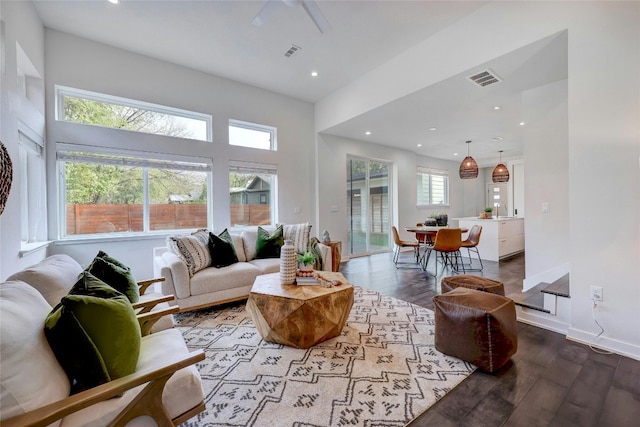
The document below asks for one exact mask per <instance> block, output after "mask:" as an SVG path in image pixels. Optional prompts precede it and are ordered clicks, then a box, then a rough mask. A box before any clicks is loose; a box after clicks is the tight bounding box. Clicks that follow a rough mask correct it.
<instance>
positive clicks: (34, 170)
mask: <svg viewBox="0 0 640 427" xmlns="http://www.w3.org/2000/svg"><path fill="white" fill-rule="evenodd" d="M18 165H19V168H18V170H17V171H15V172H14V173H16V172H17V173H19V174H20V213H21V215H22V218H23V220H22V222H21V228H20V242H21V246H25V245H27V244H30V243H34V242H37V241H38V239H39V238H40V237H42V236H40V235H38V230H37V229H36V225H37V222H39V221H40V219H39V218H37V216H38V214H36V213H34V212H36V211H38V210H42V207H43V206H45V205H46V195H45V182H44V181H45V178H44V176H43V172H42V171H43V170H44V167H45V158H44V138H42V137H41V136H40V135H38V133H37V132H35V131H34V130H33V129H31V128H30V127H29V125H28V124H27V123H25V122H24V121H23V120H22V119H18ZM34 180H38V181H40V182H33V181H34ZM34 187H35V188H38V189H39V193H38V194H36V195H33V194H31V193H32V191H33V190H30V188H34ZM45 219H46V218H45Z"/></svg>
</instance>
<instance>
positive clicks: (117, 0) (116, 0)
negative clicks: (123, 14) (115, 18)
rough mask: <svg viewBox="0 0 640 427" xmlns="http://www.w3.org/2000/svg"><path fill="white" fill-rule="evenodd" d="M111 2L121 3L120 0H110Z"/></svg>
mask: <svg viewBox="0 0 640 427" xmlns="http://www.w3.org/2000/svg"><path fill="white" fill-rule="evenodd" d="M109 3H112V4H118V3H120V0H109Z"/></svg>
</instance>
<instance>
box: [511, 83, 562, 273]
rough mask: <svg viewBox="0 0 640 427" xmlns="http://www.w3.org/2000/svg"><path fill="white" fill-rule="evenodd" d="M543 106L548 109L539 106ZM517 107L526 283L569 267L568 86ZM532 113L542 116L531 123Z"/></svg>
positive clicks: (541, 92) (538, 92) (531, 94)
mask: <svg viewBox="0 0 640 427" xmlns="http://www.w3.org/2000/svg"><path fill="white" fill-rule="evenodd" d="M542 101H544V102H548V103H549V105H545V106H541V105H540V103H541V102H542ZM522 103H523V111H524V112H525V116H526V117H527V126H526V128H525V129H524V131H523V132H524V134H523V141H524V147H523V148H524V156H523V157H524V164H525V174H526V180H525V194H526V203H527V214H526V219H525V252H526V253H527V254H528V255H529V256H527V259H526V265H525V271H526V277H527V278H531V277H532V276H535V275H539V274H542V273H544V272H545V271H548V270H552V269H554V268H556V267H558V266H559V265H561V264H565V263H568V262H569V197H568V195H569V144H568V143H567V141H568V133H567V116H568V111H567V81H566V80H562V81H559V82H556V83H552V84H549V85H546V86H543V87H540V88H536V89H532V90H529V91H527V92H525V93H524V94H523V96H522ZM533 111H537V112H543V114H544V115H542V116H541V117H535V116H533V115H532V114H533V113H532V112H533ZM542 203H548V205H549V212H548V213H544V212H542ZM539 230H544V232H543V233H540V232H539ZM550 236H553V243H552V244H550V241H549V240H550Z"/></svg>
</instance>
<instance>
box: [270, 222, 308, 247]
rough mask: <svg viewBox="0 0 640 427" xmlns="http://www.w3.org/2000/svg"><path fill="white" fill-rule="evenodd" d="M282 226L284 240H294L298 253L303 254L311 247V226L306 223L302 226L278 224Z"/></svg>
mask: <svg viewBox="0 0 640 427" xmlns="http://www.w3.org/2000/svg"><path fill="white" fill-rule="evenodd" d="M279 225H282V232H283V233H282V234H283V236H284V240H292V241H293V246H295V248H296V253H298V254H303V253H305V252H306V251H307V248H308V247H309V235H310V234H311V224H309V223H308V222H304V223H301V224H278V226H279Z"/></svg>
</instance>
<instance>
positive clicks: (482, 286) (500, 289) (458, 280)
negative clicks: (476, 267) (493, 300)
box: [440, 274, 504, 296]
mask: <svg viewBox="0 0 640 427" xmlns="http://www.w3.org/2000/svg"><path fill="white" fill-rule="evenodd" d="M457 287H463V288H469V289H476V290H478V291H484V292H491V293H492V294H498V295H502V296H504V285H503V284H502V282H498V281H497V280H492V279H487V278H486V277H480V276H474V275H472V274H459V275H456V276H450V277H443V278H442V280H441V281H440V288H441V289H442V293H443V294H444V293H445V292H449V291H451V290H453V289H455V288H457Z"/></svg>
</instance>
